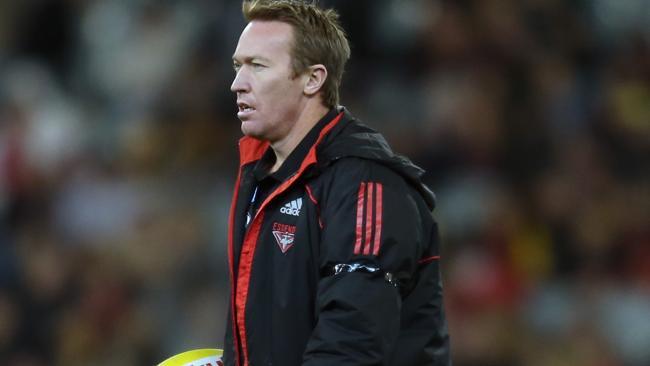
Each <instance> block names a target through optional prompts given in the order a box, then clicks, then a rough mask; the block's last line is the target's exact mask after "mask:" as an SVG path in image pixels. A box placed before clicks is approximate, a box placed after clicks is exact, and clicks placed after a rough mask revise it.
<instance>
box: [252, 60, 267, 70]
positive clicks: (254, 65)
mask: <svg viewBox="0 0 650 366" xmlns="http://www.w3.org/2000/svg"><path fill="white" fill-rule="evenodd" d="M251 65H252V66H253V68H254V69H255V70H259V69H262V68H264V65H262V64H259V63H257V62H253V63H252V64H251Z"/></svg>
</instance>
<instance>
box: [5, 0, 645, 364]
mask: <svg viewBox="0 0 650 366" xmlns="http://www.w3.org/2000/svg"><path fill="white" fill-rule="evenodd" d="M321 3H322V4H324V5H328V6H335V7H336V8H337V9H338V10H339V11H340V13H341V15H342V20H343V23H344V25H345V27H346V29H347V30H348V33H349V36H350V40H351V43H352V48H353V56H352V60H351V61H350V63H349V66H348V69H347V74H346V78H345V80H344V83H343V87H342V89H343V90H342V91H343V92H342V95H343V99H342V101H343V103H344V104H345V105H346V106H348V107H349V108H350V110H351V111H352V112H353V113H354V114H356V115H357V117H359V118H361V119H362V120H364V121H365V122H366V123H367V124H369V125H370V126H372V127H375V128H377V129H379V130H380V131H382V132H384V133H385V135H386V137H387V139H388V140H389V142H390V143H391V144H392V145H393V147H394V149H395V150H397V151H399V152H401V153H403V154H406V155H408V156H410V157H411V158H412V159H413V160H414V161H415V162H416V163H417V164H418V165H420V166H422V167H424V168H425V169H426V170H427V171H428V173H427V175H426V182H427V183H428V184H429V185H430V186H431V187H432V189H433V190H434V191H435V192H436V193H437V196H438V207H437V209H436V212H435V216H436V218H437V219H438V220H439V222H440V226H441V230H442V237H443V244H444V247H443V262H442V265H443V267H442V268H443V271H444V276H445V280H446V282H445V289H446V299H445V300H446V306H447V309H448V316H449V323H450V333H451V336H452V345H453V354H454V361H455V365H457V366H475V365H476V366H517V365H525V366H542V365H544V366H546V365H553V366H563V365H567V366H569V365H571V366H583V365H584V366H646V365H650V227H649V225H648V222H649V218H650V215H649V207H650V196H649V195H648V187H649V185H648V183H649V182H648V177H649V174H648V156H649V154H648V153H649V147H650V144H649V142H650V141H649V140H650V1H647V0H576V1H561V0H520V1H515V0H445V1H442V0H408V1H407V0H372V1H371V0H367V1H366V0H364V1H362V0H355V1H344V0H331V1H325V0H322V1H321ZM243 27H244V21H243V19H242V16H241V14H240V2H239V1H235V0H233V1H218V0H182V1H181V0H165V1H162V0H161V1H147V0H59V1H55V0H21V1H11V0H0V216H1V220H0V365H3V366H4V365H6V366H42V365H65V366H78V365H79V366H80V365H84V366H87V365H99V366H102V365H152V364H155V363H156V362H157V361H160V360H162V359H163V358H165V357H167V356H169V355H171V354H174V353H177V352H180V351H182V350H186V349H190V348H200V347H214V346H220V345H221V342H222V335H223V329H224V318H225V314H226V309H225V306H226V304H225V301H226V287H225V286H226V276H227V271H226V268H227V265H226V257H225V251H226V232H225V229H226V221H227V214H228V207H229V200H230V195H231V192H232V184H233V181H234V178H235V174H236V165H237V164H236V162H237V155H236V154H237V151H236V150H237V148H236V147H237V143H236V142H237V140H238V138H239V137H240V131H239V122H238V120H237V119H236V115H235V113H236V107H235V98H234V96H233V95H232V94H231V92H230V91H229V86H230V83H231V81H232V78H233V72H232V68H231V60H230V57H231V55H232V52H233V51H234V47H235V45H236V42H237V39H238V36H239V33H240V32H241V30H242V29H243Z"/></svg>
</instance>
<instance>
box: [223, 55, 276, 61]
mask: <svg viewBox="0 0 650 366" xmlns="http://www.w3.org/2000/svg"><path fill="white" fill-rule="evenodd" d="M232 61H233V62H240V60H239V59H238V57H237V56H235V55H232ZM253 61H262V62H270V60H269V59H268V58H265V57H262V56H247V57H244V58H243V61H242V63H250V62H253Z"/></svg>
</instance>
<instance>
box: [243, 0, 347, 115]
mask: <svg viewBox="0 0 650 366" xmlns="http://www.w3.org/2000/svg"><path fill="white" fill-rule="evenodd" d="M242 12H243V14H244V18H245V19H246V21H248V22H251V21H253V20H264V21H280V22H284V23H287V24H289V25H291V26H292V28H293V44H292V45H291V51H290V52H291V58H292V61H291V62H292V69H293V73H294V75H295V76H297V75H300V74H301V73H303V72H305V71H306V70H307V68H309V66H312V65H316V64H323V65H324V66H325V68H327V73H328V76H327V78H326V79H325V82H324V84H323V86H322V89H321V91H322V97H323V104H325V106H327V107H329V108H333V107H335V106H337V105H338V104H339V87H340V85H341V80H342V79H343V71H344V69H345V64H346V62H347V61H348V59H349V58H350V45H349V43H348V39H347V37H346V34H345V31H344V30H343V27H342V26H341V24H340V23H339V14H338V13H337V12H336V11H335V10H333V9H322V8H320V7H318V6H317V5H316V4H315V3H314V2H311V1H309V2H306V1H299V0H245V1H244V2H243V4H242Z"/></svg>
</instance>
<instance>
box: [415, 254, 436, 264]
mask: <svg viewBox="0 0 650 366" xmlns="http://www.w3.org/2000/svg"><path fill="white" fill-rule="evenodd" d="M438 259H440V256H439V255H432V256H431V257H426V258H422V259H420V260H419V261H418V264H425V263H429V262H433V261H435V260H438Z"/></svg>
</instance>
